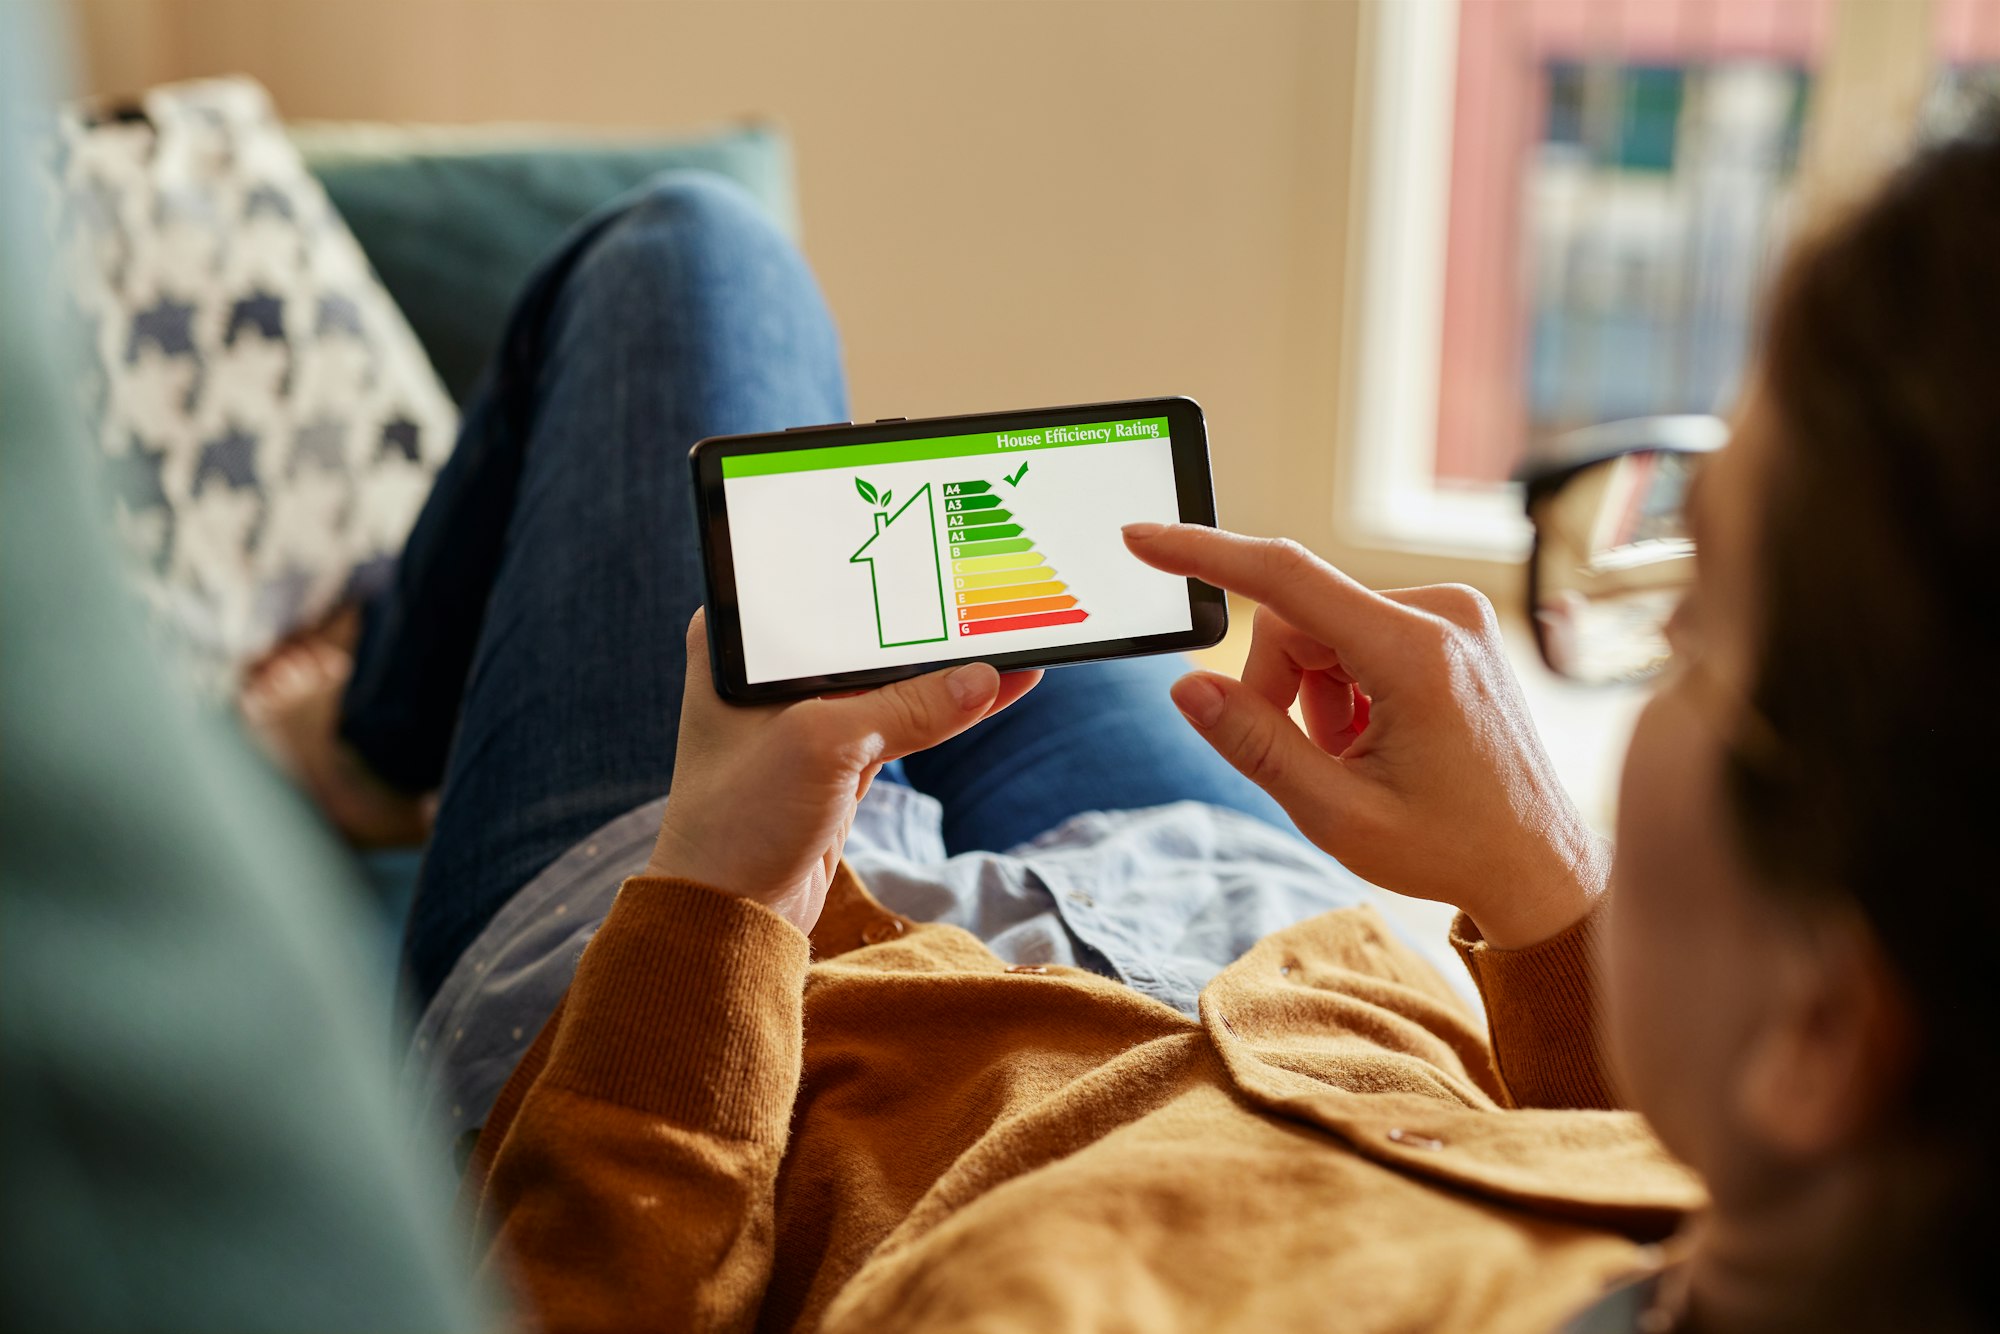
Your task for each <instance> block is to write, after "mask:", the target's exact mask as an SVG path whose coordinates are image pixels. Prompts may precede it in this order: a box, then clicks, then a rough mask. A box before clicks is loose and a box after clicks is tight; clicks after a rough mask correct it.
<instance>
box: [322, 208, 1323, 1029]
mask: <svg viewBox="0 0 2000 1334" xmlns="http://www.w3.org/2000/svg"><path fill="white" fill-rule="evenodd" d="M846 416H847V393H846V388H845V385H844V382H843V378H842V374H841V366H840V349H839V341H838V339H837V337H836V335H835V332H834V328H833V322H832V320H831V318H830V317H829V315H828V313H827V309H826V304H825V302H824V300H823V299H822V298H821V296H820V293H819V290H818V288H817V286H816V285H815V284H814V282H813V278H812V274H811V273H810V272H809V271H808V270H807V268H806V265H805V262H804V260H803V259H802V258H801V257H800V256H799V254H798V252H797V251H796V250H794V249H793V247H792V246H791V245H790V244H789V243H788V242H787V241H786V240H785V238H784V237H783V236H782V235H780V234H779V233H778V232H777V231H776V230H775V229H774V228H773V227H772V226H771V225H770V223H769V222H768V221H766V219H765V218H764V217H763V215H762V214H761V213H760V212H759V211H758V209H757V207H756V206H755V205H754V204H753V203H752V202H751V201H750V199H749V198H748V197H747V196H746V195H744V194H743V193H741V192H740V191H739V190H737V189H736V188H735V187H733V186H732V185H730V184H728V183H726V182H724V181H721V180H720V179H718V178H714V177H710V176H704V175H700V174H692V173H683V174H670V175H667V176H663V177H662V178H660V179H659V180H658V181H657V182H655V183H653V184H652V185H650V186H648V187H646V188H645V189H643V190H641V191H640V192H638V193H636V194H634V195H633V196H631V197H629V198H627V199H626V200H623V201H620V202H619V203H617V204H615V205H613V206H611V207H609V208H606V209H605V210H603V211H602V212H600V213H598V214H597V215H596V216H594V217H593V218H591V219H589V220H588V221H586V222H584V223H583V224H580V225H579V227H578V228H577V230H576V231H575V232H574V233H572V235H571V236H570V237H569V238H568V239H567V240H566V241H565V242H564V243H563V244H562V246H561V247H560V248H559V249H558V251H557V252H556V253H555V254H554V255H553V256H552V257H550V258H549V259H548V260H546V261H545V262H544V263H543V265H542V267H541V268H540V270H539V271H538V272H537V273H536V274H535V276H534V277H533V278H532V279H531V280H530V282H529V285H528V287H527V290H526V291H525V292H524V293H523V294H522V296H521V298H520V301H519V303H518V304H517V305H516V307H515V310H514V312H513V314H512V316H511V317H510V319H509V324H508V329H507V332H506V335H505V338H504V340H503V342H502V346H501V349H500V351H499V353H498V354H497V357H496V360H495V364H494V366H493V367H492V369H491V371H490V372H489V374H488V376H487V378H486V381H485V383H484V384H483V386H482V387H481V389H480V391H479V392H478V393H477V394H476V395H475V396H474V399H473V401H472V403H471V404H470V405H469V407H468V409H467V412H466V417H465V424H464V428H463V430H462V432H461V434H460V438H459V442H458V447H457V450H456V452H455V453H454V454H453V455H452V457H451V459H450V461H449V462H448V463H447V464H446V465H445V467H444V469H443V471H442V472H441V473H440V474H439V476H438V479H437V484H436V487H435V488H434V490H433V491H432V493H431V496H430V499H429V500H428V501H427V502H426V504H425V506H424V510H423V513H422V514H421V515H420V516H419V518H418V520H417V523H416V527H415V528H414V529H413V530H412V532H411V534H410V538H409V542H408V544H407V546H406V548H405V549H404V551H403V554H402V557H401V560H400V561H399V562H398V565H397V568H396V571H395V574H394V576H393V578H392V580H391V582H390V584H389V586H388V587H387V588H386V589H384V590H383V591H382V592H381V593H380V594H379V595H378V596H377V597H375V598H374V599H373V600H371V602H370V603H369V605H368V606H367V607H366V609H365V612H364V616H363V629H362V636H361V642H360V646H359V649H358V651H357V658H356V664H355V675H354V679H353V682H352V684H351V685H350V687H349V689H348V692H347V697H346V700H345V703H344V706H343V716H342V727H341V730H342V735H343V736H344V737H345V739H346V740H347V741H348V742H349V743H350V744H352V745H353V746H354V747H355V748H356V749H357V750H358V751H359V752H360V754H361V756H362V757H363V759H365V760H366V761H367V762H368V764H369V765H370V766H371V767H372V768H373V769H374V770H375V771H376V772H377V773H378V774H380V775H382V776H383V777H384V778H386V779H388V780H389V781H390V782H391V783H393V784H395V785H396V786H398V787H401V788H403V789H405V790H407V791H411V792H421V791H428V790H431V789H433V788H436V789H440V806H439V809H438V816H437V826H436V829H435V831H434V833H433V835H432V838H431V843H430V847H429V850H428V851H427V853H426V855H425V858H424V864H423V870H422V873H421V875H420V877H419V880H418V886H417V893H416V898H415V900H414V902H413V904H412V906H411V909H410V916H409V921H408V923H407V925H406V927H405V932H404V967H405V971H406V973H407V980H408V982H409V985H410V987H411V989H412V992H413V995H414V997H415V999H416V1001H417V1003H418V1004H419V1005H422V1004H424V1003H426V1002H428V1000H429V998H430V997H431V995H432V994H434V993H435V991H436V990H437V987H438V985H439V983H440V982H442V981H443V979H444V976H445V974H446V973H448V972H449V971H450V970H451V967H452V965H453V964H454V963H455V962H456V961H457V959H458V956H459V955H460V954H461V953H462V952H463V951H464V950H465V948H466V946H468V945H469V944H470V943H471V942H472V940H473V938H474V937H476V936H477V935H478V934H479V932H480V930H481V929H482V928H483V927H484V926H485V925H486V923H487V922H488V921H489V920H490V919H491V918H492V916H493V914H494V913H495V912H496V911H498V909H499V908H500V906H501V905H502V904H504V903H505V902H506V901H507V899H508V898H509V897H510V896H512V895H513V893H514V892H515V891H516V890H518V889H519V888H520V887H521V886H522V885H524V884H526V883H527V882H528V881H529V880H530V879H532V878H533V877H534V876H535V874H536V873H537V872H539V871H541V870H542V869H543V868H544V867H546V866H547V865H548V864H549V863H550V862H552V861H554V860H555V859H556V858H557V857H558V856H560V855H561V854H562V853H563V851H564V850H565V849H567V848H568V847H570V846H571V845H572V844H574V843H577V842H579V841H581V840H582V839H583V838H585V837H586V836H587V835H588V834H589V833H590V832H591V831H592V830H594V829H596V828H597V827H598V826H600V825H602V824H604V823H605V822H606V821H608V820H611V819H613V818H614V817H616V816H618V815H620V814H623V813H624V812H625V811H628V810H630V809H632V808H633V807H635V806H638V805H640V804H642V803H644V802H647V801H649V800H652V799H653V798H655V797H658V796H659V795H660V794H661V793H663V792H665V791H667V790H668V788H669V786H670V785H671V784H672V781H673V763H674V738H675V734H676V731H677V728H678V726H679V720H680V706H681V687H682V681H683V674H684V671H685V665H686V664H685V662H684V660H683V653H684V638H685V633H686V628H687V622H688V618H689V617H690V616H692V615H693V614H694V611H695V608H696V607H697V606H699V605H700V603H701V599H702V572H701V552H700V543H699V537H698V534H697V532H696V529H695V523H694V509H693V497H692V483H691V482H690V479H689V471H688V464H687V451H688V448H689V447H690V446H691V445H692V444H693V443H694V442H695V441H697V440H699V439H701V438H703V437H704V436H710V435H722V434H729V433H735V432H744V431H775V430H779V429H781V428H783V427H787V426H800V425H809V424H812V423H816V422H829V421H839V420H842V419H844V418H845V417H846ZM1184 669H1185V664H1184V663H1182V662H1180V661H1179V660H1176V659H1161V658H1146V659H1132V660H1127V661H1121V662H1106V663H1094V664H1089V665H1085V666H1078V667H1069V668H1064V669H1063V670H1061V671H1057V672H1052V673H1050V675H1049V677H1048V679H1047V680H1045V681H1044V682H1043V683H1042V685H1041V686H1040V688H1039V689H1037V690H1035V691H1033V692H1032V693H1031V694H1029V695H1028V697H1027V698H1026V699H1025V700H1023V701H1022V702H1020V703H1018V704H1016V705H1015V706H1014V707H1013V708H1012V709H1010V710H1008V711H1007V712H1006V713H1005V714H1002V715H1001V716H999V717H998V718H995V719H992V720H991V721H988V722H986V723H983V724H981V725H980V726H978V727H976V728H974V729H972V730H971V731H970V732H968V733H966V734H965V735H963V736H960V737H958V738H956V739H954V740H952V741H950V742H947V743H946V744H945V745H942V746H939V747H937V748H936V749H934V750H931V751H928V752H925V753H923V754H920V755H912V756H910V757H909V758H908V759H907V760H905V761H904V762H903V763H902V764H901V765H900V766H892V768H891V770H890V771H889V772H888V775H887V776H888V777H889V778H890V779H891V780H892V781H904V782H908V783H910V784H911V785H913V786H915V787H917V788H919V789H921V790H923V791H925V792H928V793H931V794H932V795H934V796H936V797H937V798H938V799H939V800H940V801H941V802H942V803H943V806H944V810H945V834H946V842H947V846H948V847H949V848H950V849H951V850H952V851H954V852H957V851H961V850H964V849H970V848H990V849H995V850H1004V849H1006V848H1009V847H1012V846H1014V845H1015V844H1017V843H1021V842H1025V841H1026V840H1028V839H1030V838H1032V837H1034V836H1035V835H1037V834H1039V833H1041V832H1043V831H1044V830H1046V829H1049V828H1052V827H1054V826H1055V825H1057V824H1060V823H1061V822H1062V821H1064V820H1066V819H1068V818H1069V817H1070V816H1072V815H1075V814H1077V813H1079V812H1082V811H1086V810H1105V809H1123V808H1137V807H1142V806H1151V805H1156V804H1159V803H1162V802H1168V801H1175V800H1180V799H1183V798H1192V799H1195V800H1199V801H1206V802H1211V803H1214V804H1216V805H1219V806H1228V807H1233V808H1235V809H1237V810H1240V811H1246V812H1248V813H1250V814H1252V815H1255V816H1258V817H1260V818H1262V819H1265V820H1268V821H1270V822H1271V823H1272V824H1275V825H1277V826H1279V827H1280V828H1283V829H1288V830H1289V829H1291V828H1292V825H1291V821H1290V820H1289V818H1288V817H1286V816H1285V814H1284V813H1283V812H1282V811H1281V810H1280V809H1279V808H1278V806H1277V805H1276V803H1275V802H1273V801H1272V800H1271V799H1270V798H1269V797H1268V796H1266V795H1265V794H1264V792H1263V791H1262V790H1261V789H1259V788H1257V787H1256V786H1255V785H1254V784H1252V783H1250V782H1249V781H1247V780H1246V779H1244V778H1243V777H1241V776H1240V775H1239V774H1237V773H1236V771H1235V770H1233V769H1231V768H1230V767H1229V766H1228V765H1227V764H1226V763H1224V762H1223V761H1222V760H1221V759H1220V758H1218V757H1217V756H1216V755H1215V754H1214V752H1212V751H1211V750H1210V749H1209V748H1208V747H1207V745H1205V744H1204V743H1203V742H1202V741H1201V740H1200V739H1199V738H1197V737H1196V736H1195V735H1194V734H1193V732H1192V731H1190V730H1189V728H1188V727H1187V725H1186V724H1185V723H1184V722H1183V721H1182V720H1181V718H1180V716H1179V714H1178V713H1177V712H1176V711H1175V709H1174V707H1173V704H1172V702H1171V701H1170V700H1169V699H1168V698H1167V693H1166V691H1167V684H1168V682H1170V681H1171V680H1172V679H1173V678H1174V677H1175V676H1176V675H1177V674H1178V673H1179V672H1181V671H1182V670H1184Z"/></svg>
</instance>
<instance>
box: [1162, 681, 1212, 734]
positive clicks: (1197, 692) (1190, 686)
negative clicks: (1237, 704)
mask: <svg viewBox="0 0 2000 1334" xmlns="http://www.w3.org/2000/svg"><path fill="white" fill-rule="evenodd" d="M1167 693H1168V694H1170V695H1172V696H1173V700H1174V707H1175V708H1177V709H1179V710H1180V711H1181V712H1182V713H1184V714H1186V715H1187V720H1188V721H1189V722H1191V723H1193V724H1194V725H1195V726H1196V727H1213V726H1215V720H1216V719H1217V718H1220V717H1221V716H1222V688H1221V687H1220V686H1218V685H1216V684H1215V682H1213V681H1211V680H1209V679H1208V678H1207V677H1205V676H1183V677H1182V678H1181V679H1180V680H1178V681H1176V682H1174V685H1173V689H1172V690H1170V691H1168V692H1167Z"/></svg>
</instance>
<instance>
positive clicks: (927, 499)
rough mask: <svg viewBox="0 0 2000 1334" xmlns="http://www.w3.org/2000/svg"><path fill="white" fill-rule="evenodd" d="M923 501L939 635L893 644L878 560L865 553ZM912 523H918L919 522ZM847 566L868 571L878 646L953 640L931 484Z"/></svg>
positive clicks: (885, 522)
mask: <svg viewBox="0 0 2000 1334" xmlns="http://www.w3.org/2000/svg"><path fill="white" fill-rule="evenodd" d="M920 499H921V500H922V501H923V502H924V515H925V517H926V518H928V519H929V520H930V525H929V527H930V534H929V535H930V540H931V542H930V546H931V570H932V574H933V577H934V578H935V580H936V586H937V600H938V627H939V632H938V633H937V634H935V635H931V636H929V637H928V638H924V639H898V640H896V641H894V642H893V643H892V642H890V640H889V638H888V636H887V634H886V633H885V632H884V631H883V629H882V589H881V585H880V583H879V582H878V580H877V578H876V571H875V558H874V557H873V556H867V555H863V554H862V553H863V552H865V551H867V550H868V548H870V547H872V546H874V545H875V539H876V538H878V537H880V536H882V534H884V533H886V532H888V531H889V529H890V527H891V526H893V525H894V524H895V522H896V520H898V519H900V518H902V517H903V516H904V515H905V514H907V513H909V511H910V506H912V505H914V504H916V503H917V501H918V500H920ZM877 517H878V518H879V517H880V511H877ZM911 522H913V523H914V522H915V520H912V521H911ZM847 563H848V564H849V565H866V566H867V567H868V591H869V593H870V594H872V595H873V597H874V599H875V642H876V643H877V644H879V645H880V646H881V647H883V648H902V647H904V646H905V645H908V644H938V643H942V642H943V641H945V640H947V639H949V638H951V618H950V617H948V616H946V615H945V611H944V564H943V562H942V561H940V560H939V559H938V543H937V502H936V501H935V500H933V499H932V497H931V484H930V483H929V482H925V483H924V484H923V485H922V486H921V487H919V488H918V489H917V493H916V494H915V495H913V496H911V497H910V498H909V499H908V500H906V501H904V502H903V507H902V508H901V509H899V510H897V511H896V512H895V513H894V514H892V515H890V516H889V517H888V518H887V519H884V520H883V521H882V523H881V524H880V525H878V526H877V527H876V529H875V531H874V532H872V533H870V534H869V535H868V540H867V541H866V542H863V543H862V544H861V546H860V547H859V548H858V549H857V550H856V551H855V553H854V554H853V555H852V556H849V557H848V558H847Z"/></svg>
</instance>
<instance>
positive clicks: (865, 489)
mask: <svg viewBox="0 0 2000 1334" xmlns="http://www.w3.org/2000/svg"><path fill="white" fill-rule="evenodd" d="M854 489H855V490H856V491H859V492H860V493H861V498H862V499H863V500H865V501H867V502H868V503H869V504H871V505H879V504H881V503H882V501H881V497H879V496H877V495H876V494H875V488H874V487H872V486H870V485H868V483H866V482H864V481H862V480H861V479H860V478H859V477H857V478H855V479H854Z"/></svg>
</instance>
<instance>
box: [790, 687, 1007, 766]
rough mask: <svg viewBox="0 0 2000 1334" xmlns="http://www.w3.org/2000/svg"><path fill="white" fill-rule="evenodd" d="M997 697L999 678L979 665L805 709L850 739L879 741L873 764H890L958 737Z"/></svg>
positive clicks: (983, 714) (829, 700) (819, 703)
mask: <svg viewBox="0 0 2000 1334" xmlns="http://www.w3.org/2000/svg"><path fill="white" fill-rule="evenodd" d="M999 693H1000V673H999V672H997V671H995V670H994V669H993V668H992V667H991V666H989V665H988V664H986V663H983V662H969V663H966V664H965V665H964V666H963V667H953V668H951V669H949V670H947V671H941V672H931V673H929V674H928V675H925V676H917V677H912V678H911V679H909V680H907V681H893V682H891V683H890V684H888V685H886V686H883V687H882V688H881V689H879V690H871V691H868V692H867V693H866V694H861V695H849V696H847V697H845V698H841V699H822V700H815V701H813V702H812V704H811V705H809V706H808V707H811V708H813V709H814V710H815V711H819V712H824V713H827V714H830V715H834V716H837V717H838V719H839V726H840V727H841V728H842V729H843V730H845V731H847V732H848V733H849V734H850V735H853V736H868V735H873V736H878V737H880V738H881V740H882V752H881V754H880V755H878V756H876V757H875V762H882V761H887V760H893V759H896V758H898V757H900V756H904V755H908V754H909V753H910V752H912V751H918V750H924V749H926V748H927V747H930V746H935V745H937V744H938V743H939V742H940V741H947V740H949V739H951V738H952V737H955V736H957V735H958V734H959V733H960V732H963V731H964V730H965V729H966V728H968V727H970V726H972V725H973V724H974V723H976V722H978V721H979V720H980V719H981V718H982V717H984V716H985V714H986V710H987V708H988V707H989V706H990V705H991V704H992V703H993V701H994V699H995V698H997V697H998V695H999Z"/></svg>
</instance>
